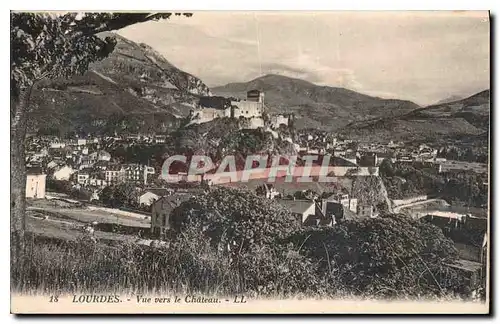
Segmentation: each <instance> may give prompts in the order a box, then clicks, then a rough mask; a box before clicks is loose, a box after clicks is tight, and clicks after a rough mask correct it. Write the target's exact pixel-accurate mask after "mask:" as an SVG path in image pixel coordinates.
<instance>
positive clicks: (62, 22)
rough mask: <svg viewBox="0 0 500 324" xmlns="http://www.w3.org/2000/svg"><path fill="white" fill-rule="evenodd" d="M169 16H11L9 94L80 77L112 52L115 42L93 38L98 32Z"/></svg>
mask: <svg viewBox="0 0 500 324" xmlns="http://www.w3.org/2000/svg"><path fill="white" fill-rule="evenodd" d="M170 16H171V13H155V14H150V13H128V14H125V13H85V14H79V13H76V12H75V13H67V14H64V15H54V14H41V13H25V12H14V13H11V16H10V25H11V31H10V39H11V48H12V53H11V91H14V94H19V89H26V88H28V87H29V86H30V85H32V84H33V83H34V82H36V81H38V80H41V79H44V78H46V77H51V78H55V77H63V78H64V77H68V76H71V75H75V74H83V73H84V72H85V71H87V69H88V66H89V64H90V63H92V62H95V61H98V60H102V59H103V58H105V57H107V56H108V55H109V53H111V52H112V51H113V50H114V47H115V45H116V40H115V39H114V38H112V37H106V38H104V39H101V38H99V37H98V36H97V34H98V33H100V32H104V31H110V30H116V29H121V28H124V27H127V26H129V25H133V24H135V23H140V22H145V21H149V20H158V19H166V18H169V17H170Z"/></svg>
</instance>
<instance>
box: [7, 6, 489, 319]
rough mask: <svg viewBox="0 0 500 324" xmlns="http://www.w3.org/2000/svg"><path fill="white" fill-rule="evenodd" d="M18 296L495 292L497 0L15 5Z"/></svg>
mask: <svg viewBox="0 0 500 324" xmlns="http://www.w3.org/2000/svg"><path fill="white" fill-rule="evenodd" d="M10 19H11V20H10V21H11V24H10V28H11V29H10V42H11V43H10V46H11V61H10V62H11V74H10V96H11V97H10V98H11V108H10V112H11V115H10V116H11V119H10V122H11V142H10V148H11V153H10V161H11V196H10V197H11V201H10V203H11V212H10V213H11V214H10V215H11V216H10V233H11V246H10V249H11V265H10V268H11V312H12V313H14V314H32V313H49V314H59V313H72V314H79V313H140V314H143V313H160V314H179V313H226V314H227V313H284V314H286V313H302V314H304V313H306V314H338V313H365V314H366V313H374V314H377V313H414V314H415V313H416V314H428V313H463V314H488V313H489V312H490V285H489V283H490V277H489V276H490V273H489V269H490V267H489V264H490V252H489V251H490V248H491V247H490V240H489V234H490V230H489V229H490V214H489V210H490V209H489V207H490V200H489V192H490V191H489V190H490V176H489V175H490V164H489V161H490V144H489V143H490V17H489V12H487V11H440V12H437V11H372V12H370V11H317V12H312V11H311V12H306V11H294V12H289V11H255V12H251V11H233V12H231V11H224V12H223V11H220V12H217V11H212V12H210V11H199V12H197V11H195V12H129V13H127V12H97V13H96V12H11V15H10Z"/></svg>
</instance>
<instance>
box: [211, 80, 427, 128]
mask: <svg viewBox="0 0 500 324" xmlns="http://www.w3.org/2000/svg"><path fill="white" fill-rule="evenodd" d="M253 89H258V90H261V91H264V92H265V103H266V106H267V107H268V109H269V111H270V112H271V113H292V112H293V113H295V114H296V117H297V122H296V126H297V127H299V128H320V129H325V130H336V129H338V128H340V127H342V126H345V125H347V124H349V123H350V122H353V121H358V120H364V119H369V118H375V117H380V116H391V115H400V114H402V113H406V112H409V111H412V110H414V109H417V108H419V106H418V105H417V104H415V103H413V102H410V101H404V100H397V99H382V98H377V97H371V96H367V95H364V94H361V93H357V92H355V91H352V90H348V89H344V88H335V87H327V86H318V85H315V84H313V83H310V82H307V81H304V80H300V79H294V78H289V77H285V76H280V75H274V74H269V75H266V76H263V77H260V78H257V79H255V80H252V81H249V82H244V83H230V84H227V85H225V86H221V87H215V88H213V89H212V91H213V92H214V94H217V95H221V96H226V97H236V98H241V99H242V98H244V96H245V95H246V91H248V90H253Z"/></svg>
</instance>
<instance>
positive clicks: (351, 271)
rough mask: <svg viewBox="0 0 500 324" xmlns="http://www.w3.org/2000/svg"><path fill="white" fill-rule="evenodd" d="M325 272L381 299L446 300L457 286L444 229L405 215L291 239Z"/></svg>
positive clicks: (451, 250) (305, 233)
mask: <svg viewBox="0 0 500 324" xmlns="http://www.w3.org/2000/svg"><path fill="white" fill-rule="evenodd" d="M291 241H292V242H294V243H295V245H296V246H301V247H302V250H303V252H304V253H305V255H307V256H308V257H310V258H311V259H312V260H316V261H317V262H319V263H320V268H319V269H320V272H322V273H324V274H328V275H330V276H335V277H336V278H337V279H338V280H339V284H341V285H342V286H345V287H346V289H347V290H349V291H353V292H356V291H357V292H362V294H366V295H371V296H378V297H402V296H420V295H434V296H437V295H441V294H443V293H446V292H447V290H449V289H452V288H456V285H457V284H458V283H457V282H456V281H453V280H451V279H454V278H456V274H454V273H452V271H450V270H449V268H447V267H446V266H445V264H446V263H448V262H451V261H453V260H455V259H456V257H457V251H456V250H455V248H454V246H453V243H452V241H451V240H449V239H447V238H446V237H445V236H444V235H443V233H442V232H441V231H440V229H439V228H437V227H435V226H433V225H430V224H424V223H420V222H418V221H413V220H411V219H409V218H407V217H406V216H404V215H390V216H385V217H381V218H377V219H363V220H361V221H347V222H344V223H342V224H340V225H337V226H336V227H334V228H314V229H305V230H303V231H301V232H299V233H297V234H296V235H294V236H292V238H291Z"/></svg>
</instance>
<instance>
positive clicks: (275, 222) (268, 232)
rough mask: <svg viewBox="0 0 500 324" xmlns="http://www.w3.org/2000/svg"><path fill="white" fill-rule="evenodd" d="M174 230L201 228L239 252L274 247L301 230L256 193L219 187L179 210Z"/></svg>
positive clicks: (204, 233) (174, 217) (202, 233)
mask: <svg viewBox="0 0 500 324" xmlns="http://www.w3.org/2000/svg"><path fill="white" fill-rule="evenodd" d="M170 223H171V226H172V228H173V229H174V230H175V231H176V232H177V233H179V234H181V235H182V233H183V232H185V231H186V229H187V228H190V229H192V228H197V229H198V232H197V233H199V235H198V236H197V239H199V238H200V236H205V237H207V238H209V239H210V240H211V241H212V243H213V244H214V245H215V246H227V244H231V245H233V246H234V247H235V248H236V249H235V251H236V252H237V253H239V252H244V251H246V250H247V249H249V248H251V247H252V246H254V247H255V246H262V245H273V244H275V243H276V242H279V240H281V239H284V238H286V237H287V236H288V235H289V234H290V233H292V232H294V231H296V230H298V229H299V228H300V222H299V220H298V219H297V218H296V217H295V216H293V215H292V214H291V213H290V212H289V211H287V210H286V209H284V208H283V207H281V206H280V205H279V204H276V202H273V201H272V200H269V199H265V198H262V197H259V196H257V195H256V194H254V193H253V192H250V191H246V190H238V189H229V188H224V187H219V188H215V189H211V190H210V191H209V192H208V193H206V194H204V195H200V196H195V197H193V198H191V199H190V200H188V201H187V202H184V203H182V204H181V205H180V206H179V207H178V208H176V209H175V210H174V211H173V213H172V216H171V219H170Z"/></svg>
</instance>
